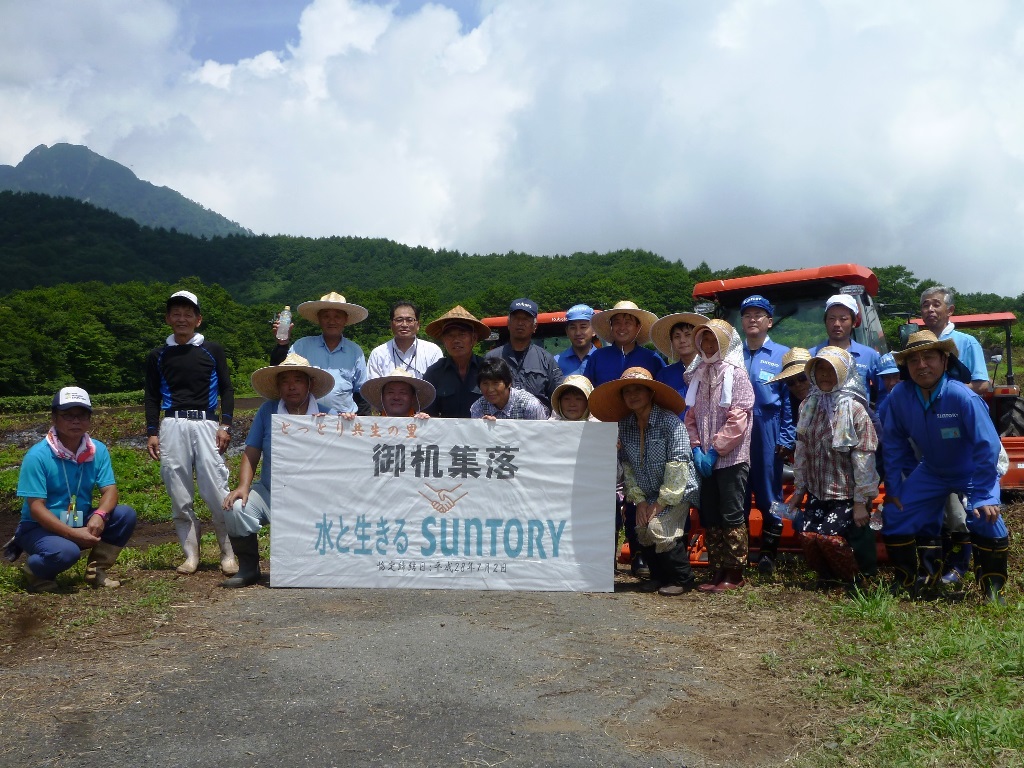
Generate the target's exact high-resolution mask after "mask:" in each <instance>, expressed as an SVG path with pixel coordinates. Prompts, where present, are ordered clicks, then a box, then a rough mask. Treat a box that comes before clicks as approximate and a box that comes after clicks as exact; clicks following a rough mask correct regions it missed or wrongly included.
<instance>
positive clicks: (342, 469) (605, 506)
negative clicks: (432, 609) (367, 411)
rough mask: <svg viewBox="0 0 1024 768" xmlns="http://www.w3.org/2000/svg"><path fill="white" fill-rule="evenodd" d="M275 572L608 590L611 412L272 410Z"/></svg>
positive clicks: (280, 579) (397, 582)
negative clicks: (528, 416)
mask: <svg viewBox="0 0 1024 768" xmlns="http://www.w3.org/2000/svg"><path fill="white" fill-rule="evenodd" d="M273 430H274V431H273V436H272V445H273V449H272V451H273V473H272V479H271V482H272V484H273V486H272V488H271V499H272V501H271V507H272V514H271V525H270V542H271V543H270V584H271V586H273V587H404V588H415V589H424V588H426V589H512V590H542V591H550V590H567V591H585V592H611V591H612V580H613V576H612V558H613V555H614V523H615V511H614V510H615V441H616V425H615V424H602V423H598V422H557V421H508V420H499V421H496V422H490V421H483V420H482V419H429V420H427V421H421V420H418V419H412V418H407V419H392V418H383V417H369V416H367V417H357V418H356V419H355V420H354V421H345V420H344V419H342V418H340V417H338V416H319V417H312V416H296V417H285V416H277V415H275V416H274V417H273Z"/></svg>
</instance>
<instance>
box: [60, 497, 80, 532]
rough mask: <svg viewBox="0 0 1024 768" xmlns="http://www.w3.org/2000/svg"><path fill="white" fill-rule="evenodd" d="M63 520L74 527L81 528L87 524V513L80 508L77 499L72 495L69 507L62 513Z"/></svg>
mask: <svg viewBox="0 0 1024 768" xmlns="http://www.w3.org/2000/svg"><path fill="white" fill-rule="evenodd" d="M61 522H62V523H64V525H68V526H71V527H72V528H81V527H82V526H83V525H85V514H84V513H83V512H82V510H80V509H79V508H78V503H77V499H76V498H75V497H74V496H72V497H71V501H70V502H69V503H68V508H67V509H65V510H64V512H63V514H62V515H61Z"/></svg>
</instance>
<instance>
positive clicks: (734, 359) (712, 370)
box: [686, 328, 744, 408]
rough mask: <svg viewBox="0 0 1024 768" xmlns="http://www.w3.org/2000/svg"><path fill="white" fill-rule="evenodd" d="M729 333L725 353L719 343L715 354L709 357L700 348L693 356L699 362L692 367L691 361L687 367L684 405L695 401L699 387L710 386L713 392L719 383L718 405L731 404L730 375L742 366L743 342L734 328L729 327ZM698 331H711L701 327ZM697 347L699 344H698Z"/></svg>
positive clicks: (692, 403)
mask: <svg viewBox="0 0 1024 768" xmlns="http://www.w3.org/2000/svg"><path fill="white" fill-rule="evenodd" d="M729 330H730V331H731V333H730V335H729V349H728V350H726V352H725V355H724V357H723V355H722V349H721V345H719V349H718V351H717V352H715V354H713V355H711V356H710V357H708V356H705V354H704V351H703V350H701V351H700V354H699V355H698V356H697V357H696V358H694V360H695V361H697V360H699V361H700V362H699V363H698V364H697V366H696V367H695V368H694V367H692V366H693V364H692V363H691V367H690V368H688V369H687V371H686V372H687V374H689V375H690V382H689V386H688V387H687V388H686V405H687V407H692V406H693V405H694V403H696V402H697V390H698V389H700V388H701V387H710V391H711V392H714V391H715V387H716V386H718V385H719V384H721V386H722V396H721V398H720V399H719V403H718V405H719V406H720V407H722V408H728V407H730V406H731V405H732V377H733V373H734V372H735V371H736V369H737V368H743V367H744V366H743V342H742V341H740V336H739V334H738V333H736V329H735V328H730V329H729ZM700 333H713V331H712V330H711V329H709V328H702V329H701V330H700ZM696 337H697V334H694V342H695V343H696V342H697V341H698V340H697V338H696ZM698 349H700V346H699V344H698ZM691 371H692V373H691Z"/></svg>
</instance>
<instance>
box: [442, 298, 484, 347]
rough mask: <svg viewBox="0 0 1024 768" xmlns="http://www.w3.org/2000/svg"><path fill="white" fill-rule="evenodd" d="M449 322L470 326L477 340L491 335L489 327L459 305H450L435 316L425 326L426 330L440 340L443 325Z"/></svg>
mask: <svg viewBox="0 0 1024 768" xmlns="http://www.w3.org/2000/svg"><path fill="white" fill-rule="evenodd" d="M450 323H460V324H462V325H466V326H468V327H470V328H472V329H473V331H474V332H475V333H476V340H477V341H483V340H484V339H486V338H487V337H488V336H490V335H491V329H490V328H488V327H487V326H486V325H484V324H483V323H481V322H480V321H479V320H477V319H476V318H475V317H473V315H471V314H470V313H469V312H468V311H466V309H465V308H463V307H462V306H461V305H460V306H455V307H452V308H451V309H449V310H448V311H447V312H445V313H444V314H443V315H441V316H440V317H439V318H437V320H435V321H434V322H432V323H429V324H428V325H427V327H426V331H427V333H428V334H430V335H431V336H433V337H434V338H435V339H438V340H440V339H441V337H442V336H444V329H445V327H446V326H447V325H449V324H450Z"/></svg>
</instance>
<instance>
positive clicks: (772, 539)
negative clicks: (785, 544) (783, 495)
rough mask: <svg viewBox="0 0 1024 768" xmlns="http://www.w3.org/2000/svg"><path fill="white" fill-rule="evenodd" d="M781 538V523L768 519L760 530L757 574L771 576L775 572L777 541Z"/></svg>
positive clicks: (777, 550)
mask: <svg viewBox="0 0 1024 768" xmlns="http://www.w3.org/2000/svg"><path fill="white" fill-rule="evenodd" d="M781 538H782V521H781V520H776V519H775V518H774V517H770V518H768V520H767V521H765V522H764V523H763V527H762V528H761V556H760V557H759V558H758V561H757V572H758V573H760V574H761V575H762V576H771V575H772V573H774V572H775V561H776V559H777V558H778V556H779V540H780V539H781Z"/></svg>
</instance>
